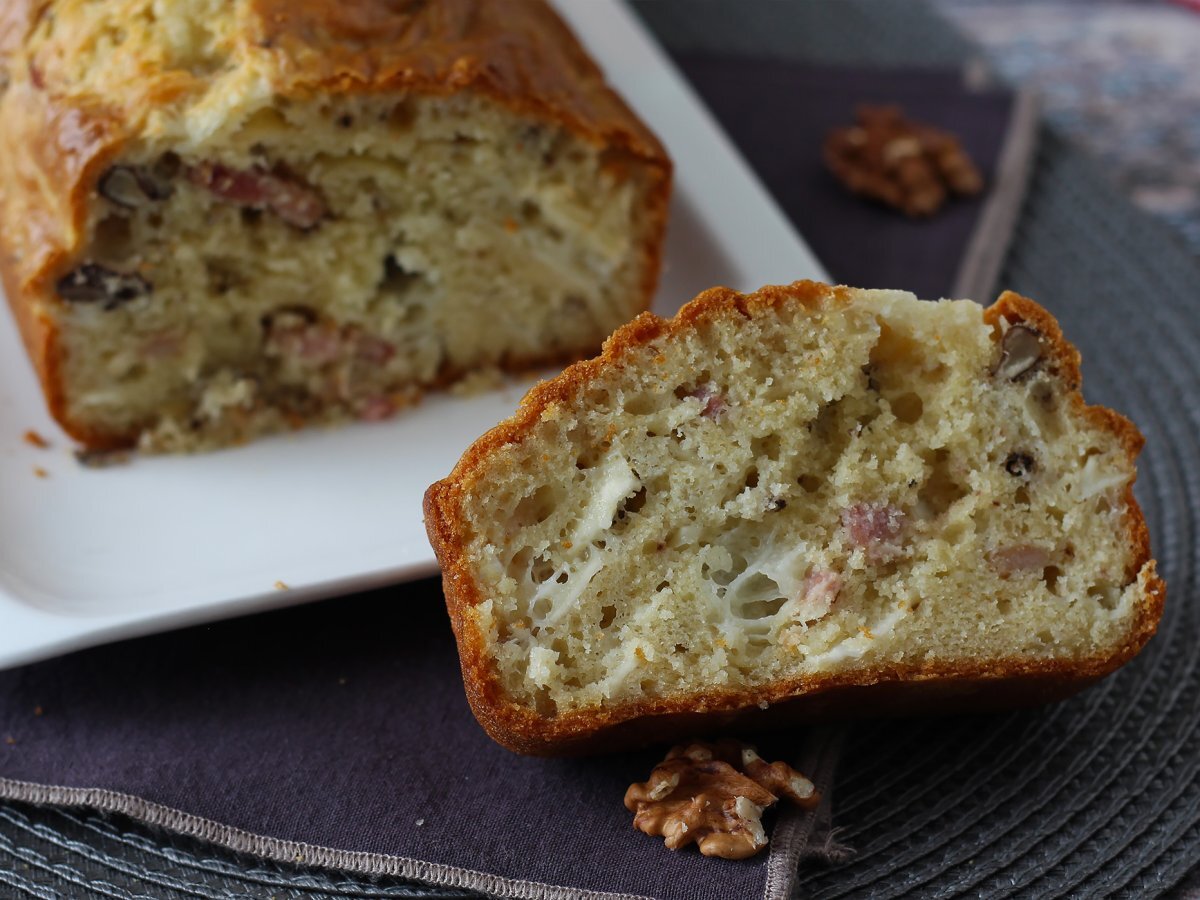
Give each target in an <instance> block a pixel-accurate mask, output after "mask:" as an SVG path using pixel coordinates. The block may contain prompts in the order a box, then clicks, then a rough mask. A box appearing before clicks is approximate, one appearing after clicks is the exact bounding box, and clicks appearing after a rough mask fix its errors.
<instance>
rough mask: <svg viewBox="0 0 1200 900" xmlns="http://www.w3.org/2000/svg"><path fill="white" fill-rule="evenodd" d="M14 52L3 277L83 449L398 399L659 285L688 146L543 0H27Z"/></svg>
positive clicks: (382, 407)
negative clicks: (649, 120) (616, 85)
mask: <svg viewBox="0 0 1200 900" xmlns="http://www.w3.org/2000/svg"><path fill="white" fill-rule="evenodd" d="M0 62H2V64H3V71H2V74H0V84H2V85H3V87H2V90H3V96H2V99H0V121H3V123H4V126H3V128H2V129H0V273H2V274H3V280H4V286H5V289H6V291H7V294H8V297H9V301H10V303H11V305H12V308H13V310H14V312H15V314H16V318H17V321H18V323H19V325H20V328H21V331H22V333H23V336H24V339H25V343H26V345H27V347H28V350H29V353H30V355H31V356H32V358H33V361H34V364H35V366H36V368H37V370H38V373H39V375H40V377H41V381H42V384H43V386H44V390H45V393H46V397H47V399H48V402H49V406H50V408H51V410H52V412H53V414H54V415H55V417H56V418H57V419H58V420H59V421H60V422H61V423H62V425H63V427H64V428H65V429H66V430H67V431H68V432H69V433H70V434H71V435H73V436H74V437H75V438H77V439H78V440H79V441H80V442H82V444H84V445H85V446H86V447H89V448H96V449H102V448H114V447H127V446H132V445H136V444H140V445H141V446H143V447H146V448H150V449H180V450H190V449H198V448H204V447H211V446H219V445H224V444H229V443H232V442H239V441H242V440H245V439H247V438H249V437H252V436H254V435H255V434H258V433H262V432H266V431H273V430H279V429H283V428H291V427H297V426H300V425H303V424H306V423H312V422H330V421H338V420H343V419H347V418H358V419H379V418H385V417H387V416H390V415H391V414H392V413H393V412H394V411H396V410H397V409H399V408H400V407H402V406H404V405H405V404H407V403H409V402H411V401H412V400H414V399H415V398H416V397H417V396H419V395H420V393H421V392H423V391H425V390H426V389H429V388H432V387H436V386H440V385H445V384H447V383H448V382H451V381H453V380H455V379H458V378H460V377H461V376H463V375H465V374H467V373H472V372H476V371H480V370H487V371H492V370H496V369H509V370H511V369H521V368H528V367H531V366H534V365H537V364H541V363H548V362H551V361H565V360H570V359H577V358H580V357H581V356H586V355H590V354H592V353H595V352H596V351H597V350H598V349H599V346H600V343H601V342H602V341H603V339H604V338H605V337H606V336H607V335H608V334H609V333H611V331H612V330H613V329H614V328H616V327H617V326H618V325H620V324H622V323H624V322H626V321H628V320H629V319H630V318H632V317H633V316H634V315H635V314H636V313H637V312H639V311H641V310H643V309H645V308H646V307H647V306H648V304H649V301H650V298H651V295H652V293H653V290H654V287H655V283H656V279H657V275H658V270H659V262H660V254H661V248H662V239H663V233H664V228H665V220H666V209H667V200H668V193H669V189H670V163H669V161H668V159H667V157H666V154H665V152H664V150H663V148H662V147H661V145H660V144H659V143H658V141H657V140H656V139H655V137H654V135H653V134H651V132H650V131H649V130H648V129H647V128H646V127H645V126H644V125H643V124H642V123H641V122H640V121H639V120H638V119H637V118H636V116H635V115H634V114H633V113H632V112H631V111H630V110H629V108H628V107H627V106H626V105H625V104H624V103H623V102H622V100H621V99H620V98H619V97H618V96H617V95H616V94H615V93H614V92H613V91H612V90H611V89H610V88H609V87H608V86H607V85H606V83H605V81H604V78H603V75H602V73H601V72H600V70H599V69H598V68H597V67H596V65H595V64H594V63H593V62H592V61H591V59H590V58H589V57H588V56H587V54H586V53H585V51H584V50H583V48H582V47H581V46H580V44H579V42H578V41H577V40H576V39H575V37H574V36H573V35H572V34H571V33H570V31H569V30H568V29H567V27H566V26H565V25H564V24H563V22H562V21H560V19H559V18H558V17H557V16H556V15H555V13H554V12H553V11H552V10H551V8H550V7H549V6H548V5H547V4H546V3H545V2H543V0H416V2H406V3H389V2H386V0H340V2H339V0H286V2H285V0H233V2H218V0H178V2H172V3H161V2H155V0H110V2H105V3H91V2H84V0H26V2H14V3H9V4H6V5H5V7H4V9H3V11H2V12H0Z"/></svg>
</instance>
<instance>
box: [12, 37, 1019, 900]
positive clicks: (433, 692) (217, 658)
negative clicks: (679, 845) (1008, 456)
mask: <svg viewBox="0 0 1200 900" xmlns="http://www.w3.org/2000/svg"><path fill="white" fill-rule="evenodd" d="M684 69H685V71H686V73H687V74H688V75H689V76H690V77H692V78H693V80H694V81H695V83H696V84H697V85H698V87H699V88H700V90H701V92H702V93H703V94H704V95H705V96H706V97H708V98H709V99H710V100H711V102H712V103H713V106H714V108H715V110H716V112H717V114H718V116H719V118H721V119H722V121H723V122H724V123H725V125H726V127H727V128H728V129H729V130H731V132H732V133H733V134H734V135H735V136H736V137H737V139H738V141H739V143H740V144H741V146H742V148H743V150H744V152H745V153H746V154H747V156H748V158H749V159H750V160H751V162H752V163H753V164H754V165H755V166H756V167H757V168H758V170H759V172H760V174H761V175H762V176H763V178H764V180H765V181H766V183H767V185H768V186H769V187H770V188H771V189H772V190H773V191H774V192H775V195H776V197H778V198H779V200H780V202H781V204H782V205H783V207H784V208H785V210H787V211H788V212H789V213H790V214H791V215H792V217H793V219H794V220H795V221H796V223H797V224H798V226H799V229H800V231H801V232H802V233H803V234H804V235H805V237H806V238H807V239H808V240H809V241H810V243H811V244H812V245H813V247H814V249H815V250H816V251H817V253H818V255H819V256H821V257H822V259H823V261H824V262H825V263H826V264H827V265H828V266H829V267H830V269H831V271H832V272H833V274H834V276H835V277H836V278H838V279H839V280H842V281H846V282H850V283H855V284H860V285H871V286H890V287H906V288H911V289H915V290H918V291H920V292H922V293H924V294H926V295H938V294H941V293H945V292H946V291H948V290H949V284H950V282H951V281H952V279H953V277H954V273H955V272H956V271H957V270H958V267H959V265H960V262H961V260H960V257H961V256H962V253H963V248H964V246H965V242H966V241H967V239H968V235H969V234H970V233H971V231H972V228H973V223H974V222H976V221H977V220H978V217H979V216H980V214H981V210H982V209H983V205H982V204H980V203H961V204H958V205H957V206H955V207H954V208H952V209H951V211H950V212H949V213H948V214H947V216H946V217H945V218H944V219H939V220H935V221H934V222H930V223H921V224H916V225H914V224H913V223H909V222H907V221H906V220H904V219H902V218H899V217H897V216H895V215H894V214H892V213H890V212H887V211H885V210H882V209H879V208H876V207H872V206H870V205H868V204H865V203H863V202H862V201H859V200H857V199H854V198H851V197H848V196H846V195H844V194H843V193H842V192H841V190H840V188H838V187H837V186H836V185H835V184H834V183H833V182H832V180H831V179H830V178H829V176H827V175H826V173H825V172H824V171H823V169H821V167H820V164H819V149H818V148H819V145H820V140H821V138H822V136H823V134H824V131H825V129H826V127H827V126H829V125H833V124H836V123H840V122H842V121H845V120H847V119H848V118H849V116H850V115H851V113H852V109H853V106H854V104H855V103H856V102H859V101H862V100H868V101H878V100H895V99H899V100H902V101H903V102H904V103H905V104H906V105H907V106H908V107H909V108H910V109H911V111H912V113H913V114H914V115H917V116H920V117H923V118H928V119H929V120H930V121H932V122H936V123H938V124H941V125H946V126H950V127H953V128H955V129H956V130H957V131H959V132H960V134H962V136H963V138H964V140H965V142H966V143H967V146H968V147H969V148H971V150H972V151H973V152H975V153H976V154H977V159H978V161H979V162H980V163H981V164H982V166H983V168H984V170H985V172H987V173H988V174H989V177H990V176H991V175H992V174H993V168H994V164H995V163H996V154H995V152H993V151H994V150H995V148H996V146H997V145H998V144H999V143H1000V139H1001V136H1002V135H1003V133H1004V127H1005V122H1006V121H1007V119H1008V115H1009V105H1008V101H1007V100H1006V99H1005V98H1004V97H1001V96H998V95H997V96H992V95H988V97H987V98H984V99H980V98H976V97H967V96H966V94H965V92H964V91H963V90H962V89H961V88H960V87H958V78H957V76H956V75H951V74H942V75H937V74H931V73H907V72H894V73H886V72H880V73H862V72H845V71H839V70H818V69H812V68H808V67H800V66H795V65H788V64H783V63H741V62H738V63H734V62H731V61H727V60H685V61H684ZM947 110H949V112H947ZM398 464H402V462H400V463H398ZM231 514H236V511H235V510H231ZM813 735H814V733H813V732H808V733H806V734H804V735H775V736H773V737H770V738H766V739H760V741H759V745H760V750H761V751H762V752H763V754H764V755H765V756H767V757H769V758H785V759H788V760H790V761H799V762H800V764H801V766H808V767H809V768H810V769H812V770H813V771H810V774H821V773H825V774H827V773H828V772H830V771H831V770H832V766H831V762H830V761H831V760H832V759H834V758H835V756H836V752H835V748H833V747H832V745H831V744H830V743H828V742H826V739H825V737H824V736H822V735H821V734H820V733H819V732H818V733H816V737H814V736H813ZM0 738H2V739H3V740H4V743H3V744H0V796H6V797H10V798H16V799H24V800H30V801H33V802H44V803H60V804H67V803H69V804H86V805H91V806H96V807H100V808H105V809H117V810H120V811H122V812H125V813H127V814H129V815H133V816H135V817H137V818H140V819H143V820H145V821H149V822H151V823H154V824H159V825H163V826H164V827H168V828H172V829H174V830H177V831H182V832H186V833H189V834H193V835H197V836H200V837H203V838H206V839H209V840H213V841H216V842H219V843H222V844H225V845H227V846H231V847H234V848H236V849H239V850H243V851H246V852H250V853H256V854H259V855H262V856H269V857H272V858H277V859H285V860H291V859H300V860H303V861H305V862H308V863H315V864H319V865H326V866H331V867H337V868H344V869H351V870H356V871H364V872H375V873H389V874H399V875H406V876H410V877H417V878H423V879H427V880H431V881H438V882H441V883H445V884H457V885H461V886H470V887H473V888H476V889H480V890H485V891H490V892H493V893H499V894H505V895H509V896H544V897H557V896H595V895H598V894H600V893H606V894H608V895H610V896H611V895H612V894H621V895H626V894H628V895H637V896H644V897H662V898H670V897H678V898H693V900H703V898H708V897H712V898H723V897H751V896H765V897H787V896H789V895H790V891H791V885H792V881H793V876H794V873H795V867H796V863H797V860H798V859H799V858H800V857H802V856H803V855H805V854H806V853H811V852H817V851H814V850H813V849H812V848H813V846H814V845H813V844H812V843H811V841H812V839H813V838H814V834H815V833H816V832H818V831H819V824H818V817H817V816H813V815H805V816H801V815H799V814H796V813H791V814H785V813H778V814H777V813H769V814H768V820H767V824H768V827H770V826H771V825H772V824H773V823H776V822H778V827H775V829H774V833H773V840H772V853H771V855H769V856H768V855H765V854H764V855H762V856H759V857H757V858H755V859H752V860H745V861H741V862H727V861H723V860H712V859H707V858H704V857H701V856H700V855H699V854H698V853H696V852H695V850H694V849H689V850H687V851H683V852H679V853H671V852H668V851H666V850H665V849H664V848H663V845H662V842H661V840H660V839H657V838H650V837H646V836H645V835H642V834H640V833H638V832H636V831H634V829H633V828H632V824H631V818H632V817H631V815H630V814H629V813H628V812H627V811H626V810H625V809H624V807H623V805H622V803H621V799H622V797H623V795H624V791H625V789H626V787H627V786H628V785H629V783H630V782H632V781H634V780H643V779H644V778H645V777H646V776H647V775H648V774H649V772H650V769H651V767H652V766H653V764H654V763H655V762H656V761H657V760H658V759H659V758H661V752H662V749H663V748H653V749H650V750H647V751H645V752H640V753H631V754H624V755H619V756H609V757H603V758H592V759H582V760H540V759H531V758H524V757H519V756H514V755H513V754H510V753H508V752H507V751H505V750H503V749H501V748H500V747H498V746H497V745H495V744H493V743H492V742H491V741H490V740H489V739H488V738H487V737H486V736H485V735H484V733H483V732H482V730H481V729H480V728H479V727H478V725H477V724H476V723H475V721H474V719H473V718H472V716H471V713H470V711H469V709H468V707H467V704H466V701H465V699H464V697H463V692H462V684H461V680H460V678H459V672H458V661H457V657H456V654H455V650H454V645H453V639H452V636H451V633H450V627H449V624H448V621H447V619H446V616H445V611H444V607H443V602H442V597H441V592H440V588H439V585H438V584H437V583H436V582H435V581H432V580H426V581H421V582H416V583H413V584H408V585H401V586H397V587H395V588H391V589H387V590H384V591H378V592H374V593H370V594H363V595H358V596H354V597H348V598H342V599H335V600H329V601H326V602H323V603H319V604H315V605H312V606H309V607H303V608H296V609H291V610H283V611H278V612H273V613H268V614H263V615H259V616H254V617H249V618H245V619H240V620H235V621H230V622H225V623H221V624H217V625H209V626H203V627H196V628H191V629H188V630H185V631H180V632H177V633H174V634H167V635H160V636H157V637H151V638H144V639H140V640H135V641H127V642H124V643H120V644H115V645H111V646H108V647H101V648H97V649H93V650H87V651H83V652H80V653H75V654H72V655H70V656H67V657H64V658H61V659H57V660H51V661H47V662H43V663H38V664H35V665H30V666H26V667H23V668H19V669H14V670H10V671H7V672H0ZM826 787H828V785H826ZM816 836H817V837H823V835H819V834H817V835H816Z"/></svg>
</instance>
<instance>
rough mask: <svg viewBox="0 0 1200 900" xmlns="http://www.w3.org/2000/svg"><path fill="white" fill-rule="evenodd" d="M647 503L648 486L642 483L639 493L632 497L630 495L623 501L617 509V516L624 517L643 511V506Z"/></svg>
mask: <svg viewBox="0 0 1200 900" xmlns="http://www.w3.org/2000/svg"><path fill="white" fill-rule="evenodd" d="M645 505H646V486H645V485H642V486H641V487H640V488H638V489H637V493H636V494H634V495H633V496H632V497H628V498H626V499H625V500H624V502H622V503H621V506H620V507H619V508H618V510H617V518H618V519H624V518H626V517H628V516H630V515H632V514H633V513H636V512H641V511H642V507H643V506H645Z"/></svg>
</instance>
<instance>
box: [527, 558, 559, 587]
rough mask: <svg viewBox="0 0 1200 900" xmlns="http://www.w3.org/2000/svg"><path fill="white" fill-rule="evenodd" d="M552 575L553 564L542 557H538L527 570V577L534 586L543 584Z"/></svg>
mask: <svg viewBox="0 0 1200 900" xmlns="http://www.w3.org/2000/svg"><path fill="white" fill-rule="evenodd" d="M553 574H554V564H553V563H552V562H550V560H548V559H546V557H544V556H539V557H538V558H537V559H535V560H534V561H533V565H532V566H530V568H529V577H530V578H531V579H533V583H534V584H545V583H546V582H547V581H549V580H550V576H551V575H553Z"/></svg>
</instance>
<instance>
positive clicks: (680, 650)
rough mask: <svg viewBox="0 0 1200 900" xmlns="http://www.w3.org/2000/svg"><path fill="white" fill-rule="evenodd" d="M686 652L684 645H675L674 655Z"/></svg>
mask: <svg viewBox="0 0 1200 900" xmlns="http://www.w3.org/2000/svg"><path fill="white" fill-rule="evenodd" d="M687 650H688V648H687V646H686V645H684V644H676V645H675V652H676V653H687Z"/></svg>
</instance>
